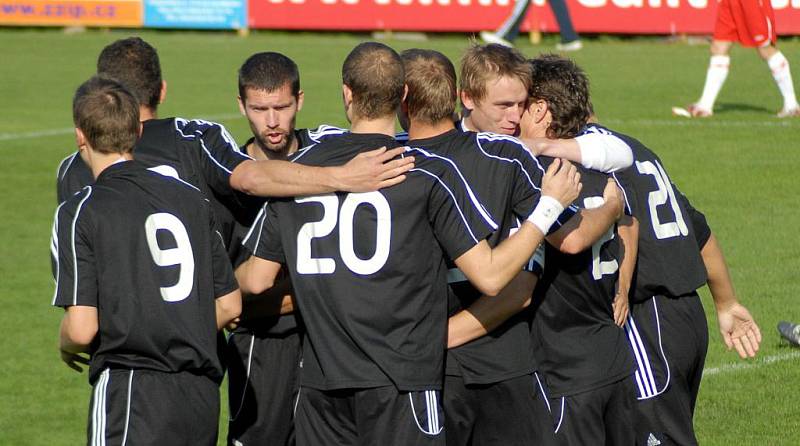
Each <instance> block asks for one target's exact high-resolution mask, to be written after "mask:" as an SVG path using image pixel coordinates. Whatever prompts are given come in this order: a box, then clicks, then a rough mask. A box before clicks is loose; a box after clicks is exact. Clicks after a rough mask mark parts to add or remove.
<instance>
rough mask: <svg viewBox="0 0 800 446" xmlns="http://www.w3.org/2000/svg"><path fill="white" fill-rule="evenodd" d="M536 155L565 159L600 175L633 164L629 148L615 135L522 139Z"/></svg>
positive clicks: (591, 134)
mask: <svg viewBox="0 0 800 446" xmlns="http://www.w3.org/2000/svg"><path fill="white" fill-rule="evenodd" d="M522 142H523V143H525V145H527V146H528V147H529V148H530V149H531V150H532V151H533V153H534V154H535V155H544V156H549V157H553V158H564V159H567V160H569V161H574V162H576V163H579V164H581V165H582V166H583V167H586V168H587V169H594V170H598V171H600V172H606V173H611V172H617V171H619V170H622V169H626V168H628V167H630V165H631V164H633V152H632V151H631V148H630V146H629V145H628V144H627V143H626V142H625V141H623V140H621V139H619V138H618V137H616V136H614V135H607V134H602V133H588V134H586V135H581V136H578V137H577V138H575V139H548V138H524V139H522Z"/></svg>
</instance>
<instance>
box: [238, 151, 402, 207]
mask: <svg viewBox="0 0 800 446" xmlns="http://www.w3.org/2000/svg"><path fill="white" fill-rule="evenodd" d="M404 150H405V149H404V148H403V147H398V148H395V149H392V150H386V148H385V147H382V148H380V149H377V150H373V151H370V152H364V153H361V154H359V155H358V156H356V157H355V158H353V159H352V160H350V161H349V162H347V164H345V165H343V166H336V167H316V166H304V165H301V164H296V163H291V162H288V161H278V160H264V161H255V160H248V161H244V162H242V163H241V164H239V165H238V166H237V167H236V168H235V169H234V170H233V173H232V174H231V177H230V184H231V187H232V188H234V189H236V190H238V191H241V192H244V193H246V194H249V195H258V196H264V197H293V196H298V195H316V194H324V193H329V192H336V191H346V192H370V191H374V190H378V189H381V188H384V187H389V186H393V185H395V184H397V183H400V182H401V181H403V180H405V175H403V174H404V173H405V172H407V171H408V170H409V169H411V168H412V167H414V158H413V157H403V158H399V159H393V158H395V157H397V156H399V155H400V154H402V153H403V152H404Z"/></svg>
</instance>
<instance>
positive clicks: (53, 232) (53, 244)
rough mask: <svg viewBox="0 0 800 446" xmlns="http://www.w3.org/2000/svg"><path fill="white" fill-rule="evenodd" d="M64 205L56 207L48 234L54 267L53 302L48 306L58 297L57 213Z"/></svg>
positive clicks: (54, 302) (53, 303)
mask: <svg viewBox="0 0 800 446" xmlns="http://www.w3.org/2000/svg"><path fill="white" fill-rule="evenodd" d="M64 203H66V201H65V202H63V203H61V204H59V205H58V206H57V207H56V212H55V214H54V215H53V228H52V230H51V232H50V255H51V256H53V264H54V265H55V277H54V279H55V281H56V283H55V287H54V288H55V290H54V291H53V302H52V303H51V304H50V305H55V304H56V297H57V296H58V276H59V270H58V266H59V264H60V262H59V261H58V211H60V210H61V207H62V206H64Z"/></svg>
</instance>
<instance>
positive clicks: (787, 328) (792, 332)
mask: <svg viewBox="0 0 800 446" xmlns="http://www.w3.org/2000/svg"><path fill="white" fill-rule="evenodd" d="M778 333H780V334H781V337H782V338H783V339H786V341H788V342H789V343H790V344H792V345H794V346H795V347H800V324H793V323H791V322H785V321H784V322H778Z"/></svg>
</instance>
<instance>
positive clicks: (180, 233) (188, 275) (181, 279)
mask: <svg viewBox="0 0 800 446" xmlns="http://www.w3.org/2000/svg"><path fill="white" fill-rule="evenodd" d="M159 230H161V231H167V232H169V233H170V234H172V237H174V238H175V244H176V247H175V248H170V249H161V247H160V246H158V239H157V238H156V233H157V232H158V231H159ZM144 232H145V234H146V235H147V246H148V247H149V248H150V254H151V255H152V256H153V262H155V264H156V265H158V266H165V267H166V266H175V265H180V273H179V274H178V283H176V284H175V285H172V286H168V287H161V298H162V299H164V300H165V301H167V302H180V301H182V300H184V299H186V298H187V297H189V294H190V293H191V292H192V287H193V286H194V253H193V252H192V244H191V242H190V241H189V234H187V233H186V227H185V226H184V225H183V223H181V221H180V220H179V219H178V217H176V216H174V215H172V214H167V213H165V212H160V213H158V214H151V215H150V216H149V217H147V220H145V222H144Z"/></svg>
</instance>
